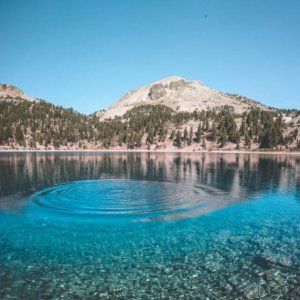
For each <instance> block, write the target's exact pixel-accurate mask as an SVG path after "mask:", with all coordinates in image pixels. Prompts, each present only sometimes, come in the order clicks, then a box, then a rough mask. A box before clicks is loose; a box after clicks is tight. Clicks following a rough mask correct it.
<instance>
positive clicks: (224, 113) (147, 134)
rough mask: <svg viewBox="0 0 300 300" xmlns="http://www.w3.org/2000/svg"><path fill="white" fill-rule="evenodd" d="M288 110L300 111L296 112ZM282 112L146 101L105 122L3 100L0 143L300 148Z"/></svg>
mask: <svg viewBox="0 0 300 300" xmlns="http://www.w3.org/2000/svg"><path fill="white" fill-rule="evenodd" d="M289 113H293V114H298V112H297V111H291V112H289ZM282 114H283V112H282V111H279V110H276V111H275V110H273V111H272V110H270V111H266V110H261V109H258V108H257V109H252V110H249V111H248V112H245V113H243V114H242V115H236V114H235V113H234V111H233V110H232V108H231V107H228V106H227V107H226V106H224V107H221V108H219V109H213V110H207V111H204V110H203V111H194V112H175V111H173V110H172V109H171V108H168V107H166V106H163V105H156V106H153V105H143V106H138V107H135V108H133V109H132V110H130V111H128V112H127V113H126V114H125V115H124V116H123V117H115V118H114V119H110V120H106V121H100V120H99V118H98V117H97V116H96V115H95V114H93V115H91V116H86V115H83V114H80V113H78V112H75V111H74V110H73V109H65V108H62V107H57V106H54V105H52V104H50V103H47V102H45V101H41V102H28V101H0V145H2V146H3V145H4V146H8V147H11V148H13V147H18V146H21V147H24V148H27V149H36V148H39V149H41V148H42V149H45V148H46V149H47V148H50V147H51V148H53V147H54V148H57V149H59V148H68V147H75V148H78V149H85V148H86V147H91V145H92V146H93V147H94V148H97V147H98V148H111V147H117V146H125V147H127V148H128V149H134V148H140V147H144V148H145V147H148V148H151V145H156V146H157V145H158V144H160V143H167V142H169V143H171V144H173V145H174V146H176V147H178V148H182V147H185V146H191V145H198V146H199V147H202V148H206V147H208V145H209V143H214V145H215V147H220V148H222V147H225V146H226V145H227V144H229V143H233V144H236V149H240V148H241V147H242V146H243V147H244V148H246V149H247V148H249V149H251V146H252V145H254V144H255V145H257V146H259V148H261V149H274V148H276V147H278V146H279V145H281V146H283V147H285V146H286V145H288V144H293V145H296V147H298V148H299V141H298V140H297V138H298V129H297V128H295V129H293V130H290V131H289V133H287V134H286V133H285V132H286V129H287V125H286V124H285V123H284V121H283V116H282Z"/></svg>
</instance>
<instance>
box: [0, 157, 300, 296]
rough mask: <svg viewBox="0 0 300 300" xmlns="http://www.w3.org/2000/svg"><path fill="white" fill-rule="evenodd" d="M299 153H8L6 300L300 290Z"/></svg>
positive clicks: (1, 180) (2, 239)
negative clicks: (296, 154)
mask: <svg viewBox="0 0 300 300" xmlns="http://www.w3.org/2000/svg"><path fill="white" fill-rule="evenodd" d="M299 221H300V157H297V156H294V157H293V156H272V155H253V154H252V155H250V154H249V155H248V154H244V155H238V154H226V155H217V154H154V153H151V154H137V153H135V154H134V153H131V154H126V153H114V154H108V153H103V154H99V153H85V154H84V153H56V154H51V153H48V154H43V153H23V154H22V153H12V154H7V153H2V154H0V298H1V299H115V298H120V299H160V298H161V299H195V298H196V299H300V223H299Z"/></svg>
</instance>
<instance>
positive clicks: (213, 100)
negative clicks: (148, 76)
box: [97, 76, 267, 119]
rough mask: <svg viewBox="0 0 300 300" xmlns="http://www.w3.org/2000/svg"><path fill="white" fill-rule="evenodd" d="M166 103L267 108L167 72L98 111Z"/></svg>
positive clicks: (184, 107) (110, 113)
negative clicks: (156, 79) (167, 75)
mask: <svg viewBox="0 0 300 300" xmlns="http://www.w3.org/2000/svg"><path fill="white" fill-rule="evenodd" d="M147 104H150V105H157V104H160V105H165V106H168V107H170V108H172V109H173V110H175V111H187V112H192V111H194V110H199V111H201V110H207V109H214V108H216V109H218V108H221V107H224V106H230V107H232V109H233V110H234V111H235V112H237V113H242V112H244V111H246V110H248V109H249V108H252V107H260V108H263V109H267V107H265V106H264V105H262V104H260V103H258V102H255V101H251V100H250V99H247V98H246V97H239V96H238V95H236V96H235V97H233V96H232V95H229V94H226V93H221V92H219V91H217V90H214V89H212V88H210V87H208V86H206V85H205V84H203V83H202V82H200V81H197V80H187V79H184V78H182V77H179V76H170V77H167V78H164V79H161V80H159V81H156V82H154V83H151V84H149V85H147V86H144V87H141V88H138V89H135V90H132V91H130V92H129V93H127V94H126V95H124V96H123V97H122V98H121V99H120V100H119V101H118V102H117V103H116V104H114V105H112V106H111V107H109V108H108V109H107V110H106V111H105V112H101V114H97V115H98V116H99V117H100V118H101V119H108V118H113V117H115V116H122V115H124V114H125V113H126V112H127V111H128V110H130V109H132V108H134V107H136V106H139V105H147Z"/></svg>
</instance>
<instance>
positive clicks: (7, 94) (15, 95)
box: [0, 83, 39, 102]
mask: <svg viewBox="0 0 300 300" xmlns="http://www.w3.org/2000/svg"><path fill="white" fill-rule="evenodd" d="M1 99H5V100H27V101H30V102H34V101H39V100H38V99H36V98H33V97H30V96H28V95H27V94H25V93H24V92H23V91H22V90H20V89H19V88H17V87H15V86H14V85H8V84H1V83H0V100H1Z"/></svg>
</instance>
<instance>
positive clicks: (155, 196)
mask: <svg viewBox="0 0 300 300" xmlns="http://www.w3.org/2000/svg"><path fill="white" fill-rule="evenodd" d="M217 194H218V192H217V191H215V190H212V189H210V188H208V187H201V186H187V185H186V184H184V183H174V182H169V181H140V180H116V179H104V180H85V181H73V182H69V183H64V184H60V185H55V186H51V187H48V188H46V189H43V190H40V191H38V192H36V193H34V194H33V195H32V196H31V200H32V201H33V203H35V204H36V205H38V206H40V207H42V208H46V209H50V210H52V211H57V212H64V213H73V214H81V215H82V214H84V215H89V216H91V215H93V216H100V217H110V218H115V217H120V218H121V217H127V218H128V217H129V218H134V219H136V220H144V221H145V220H167V219H178V218H185V217H187V216H190V215H194V214H197V211H201V210H203V209H205V207H206V206H207V203H208V200H210V201H211V199H212V198H213V197H216V196H217Z"/></svg>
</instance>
